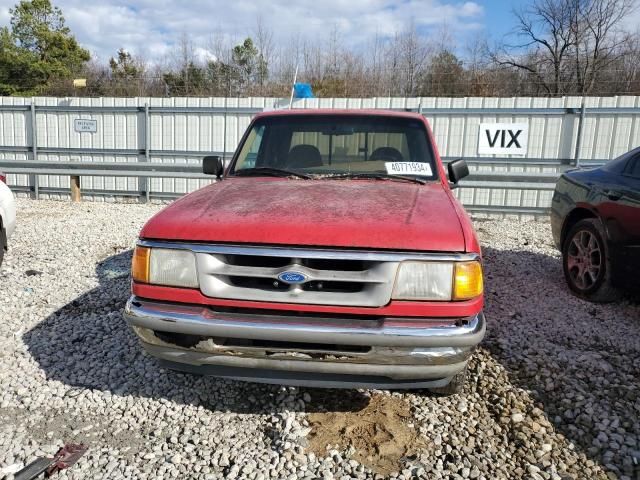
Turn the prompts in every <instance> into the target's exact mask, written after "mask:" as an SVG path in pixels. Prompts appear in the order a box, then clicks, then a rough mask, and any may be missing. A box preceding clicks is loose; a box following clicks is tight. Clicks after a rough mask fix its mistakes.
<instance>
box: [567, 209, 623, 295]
mask: <svg viewBox="0 0 640 480" xmlns="http://www.w3.org/2000/svg"><path fill="white" fill-rule="evenodd" d="M606 238H607V237H606V234H605V231H604V228H603V226H602V223H601V222H600V220H598V219H594V218H586V219H584V220H580V221H579V222H577V223H576V224H575V225H573V226H572V227H571V228H570V229H569V232H568V233H567V236H566V238H565V241H564V244H563V245H562V269H563V271H564V278H565V280H566V282H567V285H568V286H569V289H570V290H571V292H572V293H573V294H575V295H576V296H577V297H580V298H582V299H585V300H589V301H592V302H603V303H604V302H612V301H614V300H616V299H617V298H618V297H619V296H620V292H619V291H618V289H617V288H615V287H614V286H613V283H612V278H611V258H610V256H609V246H608V244H607V242H606Z"/></svg>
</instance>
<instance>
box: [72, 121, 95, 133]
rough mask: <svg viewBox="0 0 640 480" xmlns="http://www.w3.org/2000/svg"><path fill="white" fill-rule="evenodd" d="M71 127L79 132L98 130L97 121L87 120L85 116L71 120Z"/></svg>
mask: <svg viewBox="0 0 640 480" xmlns="http://www.w3.org/2000/svg"><path fill="white" fill-rule="evenodd" d="M73 129H74V130H75V131H76V132H79V133H82V132H89V133H96V132H97V131H98V121H97V120H87V119H86V118H76V119H74V120H73Z"/></svg>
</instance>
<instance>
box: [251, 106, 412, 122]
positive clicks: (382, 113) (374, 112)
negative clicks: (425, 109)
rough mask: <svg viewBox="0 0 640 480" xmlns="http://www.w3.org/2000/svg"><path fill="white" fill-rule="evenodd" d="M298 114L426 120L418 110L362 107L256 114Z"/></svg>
mask: <svg viewBox="0 0 640 480" xmlns="http://www.w3.org/2000/svg"><path fill="white" fill-rule="evenodd" d="M289 115H291V116H296V115H359V116H362V115H364V116H369V115H370V116H377V117H396V118H397V117H400V118H413V119H418V120H424V117H423V116H422V115H421V114H419V113H417V112H406V111H398V110H382V109H372V108H371V109H364V108H363V109H360V108H304V109H303V108H293V109H281V110H269V111H266V112H262V113H259V114H257V115H256V117H255V118H263V117H280V116H289Z"/></svg>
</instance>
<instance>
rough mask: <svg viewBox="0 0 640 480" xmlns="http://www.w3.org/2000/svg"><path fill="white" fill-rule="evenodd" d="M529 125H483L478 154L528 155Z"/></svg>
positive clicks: (481, 125) (481, 126)
mask: <svg viewBox="0 0 640 480" xmlns="http://www.w3.org/2000/svg"><path fill="white" fill-rule="evenodd" d="M528 137H529V125H528V124H526V123H481V124H480V136H479V138H478V153H479V154H490V155H526V154H527V138H528Z"/></svg>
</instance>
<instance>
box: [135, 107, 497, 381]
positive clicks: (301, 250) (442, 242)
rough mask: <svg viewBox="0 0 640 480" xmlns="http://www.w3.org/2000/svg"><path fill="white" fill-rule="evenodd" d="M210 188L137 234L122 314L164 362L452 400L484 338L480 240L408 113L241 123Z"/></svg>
mask: <svg viewBox="0 0 640 480" xmlns="http://www.w3.org/2000/svg"><path fill="white" fill-rule="evenodd" d="M203 168H204V171H205V172H206V173H210V174H213V175H215V176H217V177H219V178H218V181H216V182H215V183H212V184H211V185H208V186H206V187H204V188H202V189H200V190H198V191H196V192H193V193H191V194H188V195H186V196H184V197H182V198H181V199H179V200H177V201H175V202H174V203H173V204H171V205H169V206H168V207H166V208H165V209H164V210H162V211H161V212H159V213H158V214H157V215H155V216H154V217H153V218H151V219H150V220H149V221H148V222H147V224H146V225H145V226H144V227H143V229H142V231H141V232H140V238H139V240H138V242H137V245H136V248H135V251H134V254H133V264H132V296H131V298H130V300H129V301H128V303H127V306H126V308H125V318H126V320H127V322H128V323H129V324H130V325H131V327H132V328H133V330H134V332H135V333H136V334H137V336H138V337H139V339H140V341H141V343H142V346H143V347H144V348H145V349H146V350H147V351H148V352H149V353H150V354H151V355H153V356H154V357H156V358H158V359H159V361H160V362H161V363H162V364H163V365H164V366H166V367H169V368H172V369H176V370H180V371H185V372H192V373H199V374H210V375H215V376H220V377H227V378H234V379H240V380H248V381H257V382H268V383H279V384H288V385H305V386H318V387H345V388H355V387H365V388H366V387H375V388H393V389H396V388H430V389H433V390H435V391H439V392H441V393H455V392H457V391H458V390H459V389H460V387H461V385H462V384H463V381H464V376H465V371H466V365H467V362H468V360H469V358H470V356H471V355H472V353H473V350H474V348H475V347H476V346H477V345H478V344H479V343H480V341H481V340H482V338H483V336H484V333H485V319H484V315H483V313H482V308H483V279H482V263H481V251H480V246H479V243H478V240H477V237H476V234H475V232H474V230H473V226H472V224H471V221H470V219H469V217H468V216H467V214H466V213H465V211H464V209H463V208H462V206H461V205H460V203H459V202H458V200H457V199H456V198H455V196H454V195H453V193H452V191H451V188H452V186H454V185H455V183H457V181H458V180H459V179H460V178H461V177H462V176H464V175H465V174H468V169H467V168H466V165H464V162H463V161H457V162H452V163H450V164H449V171H448V173H449V175H448V177H447V173H446V172H445V169H444V167H443V164H442V162H441V160H440V157H439V155H438V151H437V149H436V146H435V144H434V141H433V135H432V134H431V130H430V128H429V125H428V123H427V121H426V119H425V118H424V117H423V116H422V115H418V114H415V113H408V112H391V111H376V110H284V111H274V112H268V113H263V114H260V115H257V116H256V117H255V118H254V119H253V121H252V122H251V124H250V125H249V127H248V129H247V131H246V133H245V134H244V136H243V138H242V140H241V142H240V144H239V146H238V148H237V150H236V152H235V154H234V156H233V158H232V160H231V162H230V164H229V165H228V167H227V168H226V169H225V168H223V163H222V160H221V159H220V158H217V157H207V158H205V160H204V162H203Z"/></svg>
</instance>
